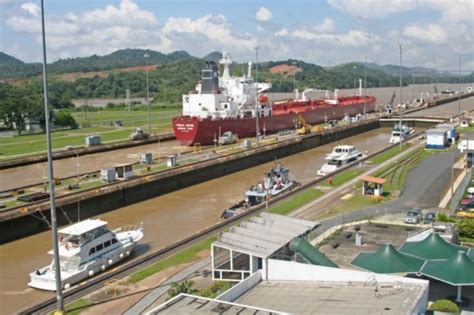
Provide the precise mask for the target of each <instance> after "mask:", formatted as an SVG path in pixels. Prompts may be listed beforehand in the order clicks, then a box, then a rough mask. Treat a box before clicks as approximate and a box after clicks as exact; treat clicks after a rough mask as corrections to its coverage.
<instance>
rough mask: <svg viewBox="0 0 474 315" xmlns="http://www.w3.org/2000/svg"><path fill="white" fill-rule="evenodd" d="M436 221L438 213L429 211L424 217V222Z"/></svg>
mask: <svg viewBox="0 0 474 315" xmlns="http://www.w3.org/2000/svg"><path fill="white" fill-rule="evenodd" d="M434 222H436V213H434V212H428V213H427V214H426V215H425V218H424V219H423V223H424V224H431V223H434Z"/></svg>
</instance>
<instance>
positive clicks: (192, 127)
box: [172, 102, 375, 146]
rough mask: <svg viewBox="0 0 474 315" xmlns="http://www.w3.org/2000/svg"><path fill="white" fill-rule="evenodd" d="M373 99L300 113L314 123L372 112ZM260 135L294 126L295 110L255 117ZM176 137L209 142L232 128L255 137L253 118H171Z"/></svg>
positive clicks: (185, 142) (184, 141)
mask: <svg viewBox="0 0 474 315" xmlns="http://www.w3.org/2000/svg"><path fill="white" fill-rule="evenodd" d="M374 109H375V102H372V103H367V104H365V103H360V104H351V105H346V106H340V105H339V106H336V105H334V106H324V107H321V108H316V109H313V110H310V111H305V112H300V114H301V115H302V116H303V118H304V119H305V120H306V122H307V123H309V124H311V125H314V124H319V123H322V122H324V121H328V120H333V119H341V118H343V117H344V116H346V115H348V116H355V115H357V114H362V113H364V110H365V112H366V113H369V112H373V111H374ZM258 123H259V131H260V134H262V135H264V134H266V135H269V134H274V133H277V132H279V131H281V130H286V129H294V128H295V127H296V125H297V124H298V116H297V114H296V113H293V112H290V113H286V114H280V115H273V116H269V117H260V118H259V119H258ZM172 125H173V131H174V134H175V136H176V139H177V140H178V141H179V142H180V143H181V144H182V145H187V146H190V145H194V144H198V143H199V144H201V145H209V144H214V141H215V140H216V141H217V139H219V136H220V135H222V134H223V133H224V132H226V131H231V132H232V133H234V134H236V135H237V136H238V137H239V138H245V137H254V136H255V134H256V130H257V128H256V119H255V118H230V119H202V118H198V117H186V116H180V117H174V118H173V121H172Z"/></svg>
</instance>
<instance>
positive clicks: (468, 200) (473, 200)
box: [461, 198, 474, 205]
mask: <svg viewBox="0 0 474 315" xmlns="http://www.w3.org/2000/svg"><path fill="white" fill-rule="evenodd" d="M461 204H462V205H468V204H474V198H464V199H463V200H462V201H461Z"/></svg>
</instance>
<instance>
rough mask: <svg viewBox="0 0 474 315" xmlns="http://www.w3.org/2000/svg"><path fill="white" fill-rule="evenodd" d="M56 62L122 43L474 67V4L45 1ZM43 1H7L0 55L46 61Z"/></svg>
mask: <svg viewBox="0 0 474 315" xmlns="http://www.w3.org/2000/svg"><path fill="white" fill-rule="evenodd" d="M44 1H45V12H46V32H47V46H48V47H47V49H48V60H49V61H54V60H57V59H59V58H68V57H77V56H88V55H92V54H98V55H104V54H108V53H110V52H113V51H115V50H117V49H121V48H149V49H153V50H158V51H161V52H166V53H168V52H172V51H175V50H186V51H188V52H189V53H191V54H192V55H195V56H203V55H205V54H207V53H208V52H210V51H214V50H219V51H222V50H224V49H225V50H228V51H230V52H231V54H232V55H233V56H234V59H236V60H238V61H246V60H249V59H252V60H253V59H254V58H255V47H257V46H259V47H260V52H259V57H260V58H261V60H278V59H288V58H298V59H303V60H306V61H309V62H314V63H316V64H321V65H334V64H338V63H342V62H350V61H363V60H364V59H365V58H367V59H368V61H369V62H376V63H380V64H398V62H399V61H398V60H399V57H398V56H399V51H398V45H399V44H402V46H403V59H404V64H405V65H407V66H413V65H416V66H427V67H434V68H438V69H444V70H448V69H457V67H458V66H457V64H458V59H459V58H461V60H462V64H463V68H464V69H466V70H467V69H470V70H471V71H472V69H474V60H473V58H474V57H473V56H474V40H473V39H474V31H473V30H474V18H473V16H474V1H472V0H314V1H310V0H291V1H290V0H286V1H283V0H272V1H259V0H239V1H234V0H226V1H224V0H199V1H197V0H195V1H192V0H44ZM39 5H40V2H39V0H0V51H3V52H6V53H8V54H11V55H14V56H17V57H18V58H20V59H22V60H25V61H39V60H40V58H41V46H40V32H41V28H40V8H39Z"/></svg>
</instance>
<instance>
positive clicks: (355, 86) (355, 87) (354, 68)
mask: <svg viewBox="0 0 474 315" xmlns="http://www.w3.org/2000/svg"><path fill="white" fill-rule="evenodd" d="M352 69H353V73H354V89H356V94H357V83H356V69H357V66H352Z"/></svg>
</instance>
